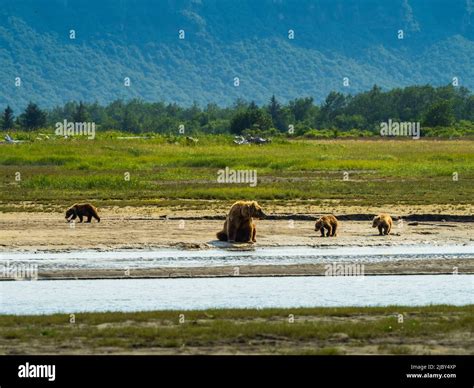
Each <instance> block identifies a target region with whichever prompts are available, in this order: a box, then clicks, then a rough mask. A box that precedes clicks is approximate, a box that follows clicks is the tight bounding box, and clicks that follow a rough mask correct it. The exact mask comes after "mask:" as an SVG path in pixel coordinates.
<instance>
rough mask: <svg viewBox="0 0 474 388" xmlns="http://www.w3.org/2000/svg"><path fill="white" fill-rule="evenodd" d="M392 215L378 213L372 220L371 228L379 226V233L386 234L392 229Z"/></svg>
mask: <svg viewBox="0 0 474 388" xmlns="http://www.w3.org/2000/svg"><path fill="white" fill-rule="evenodd" d="M392 225H393V222H392V217H390V216H389V215H388V214H379V215H378V216H376V217H374V220H373V222H372V228H379V234H380V235H381V236H382V235H388V234H390V231H391V230H392Z"/></svg>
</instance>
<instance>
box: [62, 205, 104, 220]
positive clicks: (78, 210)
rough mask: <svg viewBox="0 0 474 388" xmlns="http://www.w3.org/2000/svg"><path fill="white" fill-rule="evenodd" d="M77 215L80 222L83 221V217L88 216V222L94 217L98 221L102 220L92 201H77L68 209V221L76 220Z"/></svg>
mask: <svg viewBox="0 0 474 388" xmlns="http://www.w3.org/2000/svg"><path fill="white" fill-rule="evenodd" d="M77 217H79V222H82V219H83V217H87V221H86V222H91V220H92V217H94V218H95V219H96V220H97V222H100V217H99V214H97V209H96V208H95V206H92V205H91V204H90V203H76V204H74V205H72V206H71V207H70V208H69V209H67V210H66V220H67V222H70V221H72V220H75V219H76V218H77Z"/></svg>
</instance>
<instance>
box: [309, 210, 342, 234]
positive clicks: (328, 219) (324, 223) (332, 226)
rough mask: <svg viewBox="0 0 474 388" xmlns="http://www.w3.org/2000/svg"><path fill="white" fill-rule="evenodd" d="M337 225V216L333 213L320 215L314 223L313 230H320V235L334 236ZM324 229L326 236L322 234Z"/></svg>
mask: <svg viewBox="0 0 474 388" xmlns="http://www.w3.org/2000/svg"><path fill="white" fill-rule="evenodd" d="M338 225H339V223H338V222H337V218H336V217H334V216H333V215H329V216H322V217H321V218H320V219H319V220H317V221H316V224H315V225H314V230H315V231H316V232H317V231H318V230H320V231H321V237H329V236H331V237H334V236H335V235H336V231H337V226H338ZM325 230H326V231H327V233H326V236H325V235H324V232H325Z"/></svg>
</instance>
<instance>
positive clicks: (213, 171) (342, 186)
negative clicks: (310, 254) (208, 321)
mask: <svg viewBox="0 0 474 388" xmlns="http://www.w3.org/2000/svg"><path fill="white" fill-rule="evenodd" d="M117 135H118V134H116V133H100V134H99V135H98V137H97V138H96V139H95V140H87V139H85V138H72V139H62V138H54V137H53V136H51V138H50V139H48V140H38V139H37V138H35V136H34V134H28V136H26V138H27V139H30V141H29V142H26V143H21V144H15V145H6V144H4V145H1V146H0V151H1V152H0V172H1V175H0V201H9V202H11V201H14V202H15V201H22V200H30V201H31V200H36V201H45V202H50V201H58V202H61V201H64V202H69V200H70V199H72V198H77V197H78V196H80V197H82V198H94V199H96V200H99V201H100V200H102V201H106V200H108V199H111V198H114V199H127V198H128V199H130V198H134V199H135V201H136V202H137V203H139V202H140V201H141V200H145V199H150V198H168V199H234V198H257V199H261V200H282V199H303V200H311V199H335V200H339V201H341V203H362V204H364V203H366V204H368V203H373V202H374V201H375V203H469V202H470V200H471V199H470V198H472V197H473V196H474V142H473V141H469V140H453V141H437V140H418V141H415V140H398V141H396V140H292V141H288V140H278V141H276V142H274V143H272V144H268V145H263V146H257V145H243V146H238V145H235V144H233V142H232V138H231V137H229V136H203V137H201V138H200V139H199V143H197V144H196V145H188V144H186V142H185V139H184V138H178V137H174V138H168V137H163V136H156V137H153V138H149V139H132V140H122V139H118V138H117V137H118V136H117ZM225 167H229V168H232V169H255V170H257V173H258V177H259V184H258V185H257V187H254V188H251V187H249V186H248V185H246V184H225V185H222V184H217V182H216V177H217V171H218V170H219V169H221V168H225ZM345 172H347V173H348V174H349V175H348V177H349V181H343V174H344V173H345ZM17 173H20V174H21V180H18V179H16V178H17ZM125 173H129V174H130V180H129V181H127V180H125V179H124V174H125ZM453 173H457V174H458V177H459V180H458V181H453V179H452V177H453Z"/></svg>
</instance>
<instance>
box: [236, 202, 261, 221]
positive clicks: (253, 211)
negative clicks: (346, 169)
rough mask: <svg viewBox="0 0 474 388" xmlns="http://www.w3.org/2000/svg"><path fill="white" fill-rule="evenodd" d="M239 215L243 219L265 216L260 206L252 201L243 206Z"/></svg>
mask: <svg viewBox="0 0 474 388" xmlns="http://www.w3.org/2000/svg"><path fill="white" fill-rule="evenodd" d="M241 214H242V216H243V217H245V218H250V217H253V218H259V219H262V218H265V217H266V214H265V213H264V212H263V210H262V208H261V207H260V205H259V204H258V203H257V201H252V202H250V203H248V204H247V205H244V206H243V207H242V210H241Z"/></svg>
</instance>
